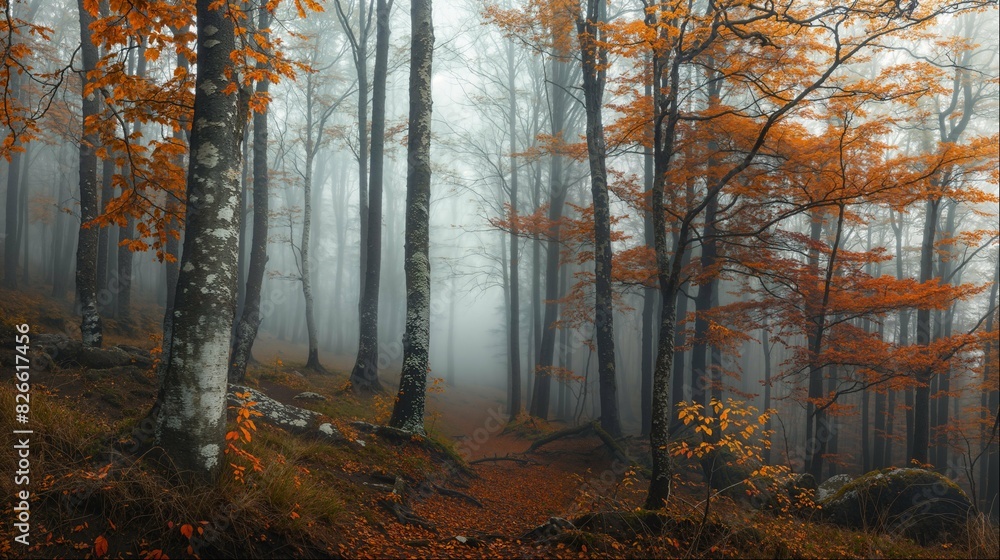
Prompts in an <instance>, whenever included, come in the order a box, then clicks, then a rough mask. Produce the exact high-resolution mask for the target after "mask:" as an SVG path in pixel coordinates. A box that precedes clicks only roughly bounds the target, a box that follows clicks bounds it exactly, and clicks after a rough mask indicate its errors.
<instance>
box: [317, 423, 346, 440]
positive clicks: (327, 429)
mask: <svg viewBox="0 0 1000 560" xmlns="http://www.w3.org/2000/svg"><path fill="white" fill-rule="evenodd" d="M316 431H317V433H319V438H320V439H322V440H325V441H329V442H331V443H337V442H341V441H344V440H346V439H347V438H345V437H344V434H342V433H340V430H338V429H337V428H335V427H333V424H330V423H329V422H324V423H322V424H320V425H319V428H317V429H316Z"/></svg>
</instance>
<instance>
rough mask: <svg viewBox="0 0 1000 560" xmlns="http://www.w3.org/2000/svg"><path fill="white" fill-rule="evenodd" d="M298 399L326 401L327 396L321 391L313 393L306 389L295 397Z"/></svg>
mask: <svg viewBox="0 0 1000 560" xmlns="http://www.w3.org/2000/svg"><path fill="white" fill-rule="evenodd" d="M293 398H294V399H295V400H297V401H325V400H326V397H324V396H323V395H321V394H319V393H313V392H312V391H306V392H304V393H299V394H298V395H295V396H294V397H293Z"/></svg>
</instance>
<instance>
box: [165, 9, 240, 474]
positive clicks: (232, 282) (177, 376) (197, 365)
mask: <svg viewBox="0 0 1000 560" xmlns="http://www.w3.org/2000/svg"><path fill="white" fill-rule="evenodd" d="M214 3H215V2H213V1H212V0H198V1H197V3H196V7H197V22H198V23H197V41H198V46H197V54H198V67H197V74H196V79H195V83H196V93H195V102H194V120H193V127H192V130H191V150H190V153H191V159H190V167H189V171H188V184H187V227H186V232H185V237H184V250H183V253H182V256H181V268H180V274H179V277H178V279H177V291H176V300H175V303H174V319H173V333H172V336H171V339H170V346H169V349H168V350H167V352H166V353H165V356H164V359H165V360H166V364H167V365H166V367H165V369H164V378H163V384H162V389H161V403H160V410H159V415H158V417H157V422H156V430H155V439H156V444H157V445H159V446H160V447H162V448H163V449H164V450H165V451H166V452H167V454H168V455H169V456H170V457H171V458H172V459H173V461H174V463H175V464H176V465H177V466H178V467H179V468H180V469H182V470H184V471H190V472H193V473H194V474H195V475H197V476H200V477H201V478H202V479H210V478H211V477H212V476H213V475H214V474H216V473H217V471H218V468H219V458H220V453H221V452H222V445H223V439H224V436H225V421H226V401H225V399H226V375H227V371H228V363H229V338H230V333H231V329H232V323H233V315H234V312H235V305H236V277H237V270H236V260H237V259H236V250H237V241H238V240H237V232H238V230H239V220H240V216H239V214H238V213H237V200H238V196H239V178H240V154H239V152H240V147H239V144H238V141H239V135H240V132H241V131H242V129H243V127H242V123H240V122H239V121H240V117H241V111H240V110H239V99H238V94H237V93H236V92H235V91H233V92H228V91H227V86H229V85H230V84H229V82H228V79H227V76H231V75H233V74H235V69H234V68H233V64H232V61H231V59H230V54H231V53H232V51H233V49H234V46H235V36H234V29H233V22H232V20H231V19H230V18H229V17H228V15H227V14H226V13H225V11H224V10H225V9H226V8H225V6H222V7H219V8H215V9H213V8H212V7H211V6H212V4H214Z"/></svg>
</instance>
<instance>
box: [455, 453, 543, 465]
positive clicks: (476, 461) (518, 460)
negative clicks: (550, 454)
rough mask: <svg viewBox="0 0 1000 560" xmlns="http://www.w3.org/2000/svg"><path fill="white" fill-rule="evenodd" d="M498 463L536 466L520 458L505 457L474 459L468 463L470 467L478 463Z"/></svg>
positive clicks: (534, 463)
mask: <svg viewBox="0 0 1000 560" xmlns="http://www.w3.org/2000/svg"><path fill="white" fill-rule="evenodd" d="M500 461H511V462H514V463H520V464H522V465H537V464H538V463H537V462H536V461H532V460H530V459H521V458H520V457H511V456H509V455H506V456H504V457H496V456H493V457H483V458H482V459H476V460H475V461H469V464H470V465H478V464H480V463H498V462H500Z"/></svg>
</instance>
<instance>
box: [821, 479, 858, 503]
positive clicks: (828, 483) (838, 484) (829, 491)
mask: <svg viewBox="0 0 1000 560" xmlns="http://www.w3.org/2000/svg"><path fill="white" fill-rule="evenodd" d="M852 480H854V477H853V476H851V475H849V474H836V475H833V476H831V477H830V478H828V479H826V480H824V481H823V484H820V485H819V488H817V489H816V501H817V502H822V501H824V500H826V499H827V498H829V497H830V496H832V495H834V494H836V493H837V491H838V490H840V489H841V488H843V487H844V485H845V484H847V483H848V482H850V481H852Z"/></svg>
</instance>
